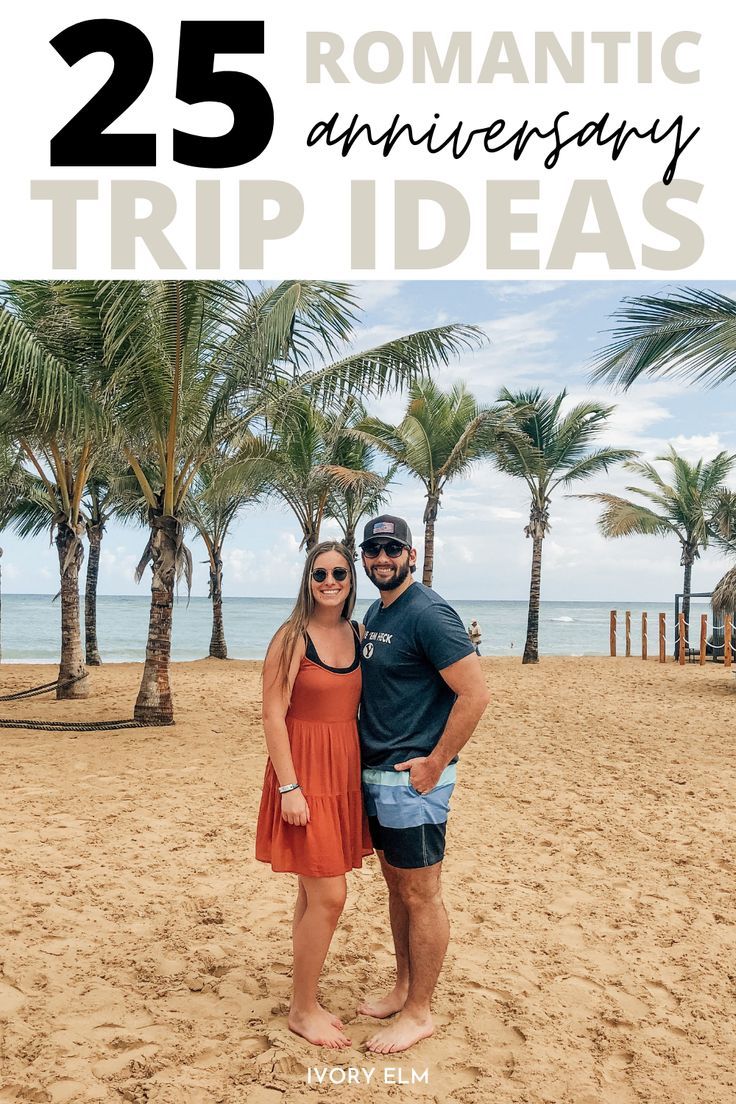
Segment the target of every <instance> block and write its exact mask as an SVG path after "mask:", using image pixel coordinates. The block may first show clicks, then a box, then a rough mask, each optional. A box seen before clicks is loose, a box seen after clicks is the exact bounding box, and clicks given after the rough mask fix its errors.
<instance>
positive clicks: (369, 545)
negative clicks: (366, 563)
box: [361, 541, 406, 560]
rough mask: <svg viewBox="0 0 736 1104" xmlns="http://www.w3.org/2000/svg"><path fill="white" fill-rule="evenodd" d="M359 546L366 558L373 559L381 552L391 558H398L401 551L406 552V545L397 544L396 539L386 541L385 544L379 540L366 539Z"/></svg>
mask: <svg viewBox="0 0 736 1104" xmlns="http://www.w3.org/2000/svg"><path fill="white" fill-rule="evenodd" d="M361 547H362V549H363V555H364V556H365V558H366V559H367V560H375V559H376V557H377V556H380V555H381V552H385V553H386V555H387V556H389V557H390V558H391V559H392V560H398V558H399V556H400V555H401V553H402V552H406V545H405V544H399V542H398V541H386V542H385V544H384V543H381V541H367V542H366V543H365V544H364V545H362V546H361Z"/></svg>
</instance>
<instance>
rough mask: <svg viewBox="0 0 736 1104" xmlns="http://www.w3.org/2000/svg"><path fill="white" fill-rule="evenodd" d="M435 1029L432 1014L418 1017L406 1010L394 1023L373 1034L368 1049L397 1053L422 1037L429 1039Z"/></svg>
mask: <svg viewBox="0 0 736 1104" xmlns="http://www.w3.org/2000/svg"><path fill="white" fill-rule="evenodd" d="M433 1031H434V1024H433V1023H432V1017H431V1016H430V1015H427V1016H425V1017H422V1018H421V1019H417V1018H415V1017H414V1016H407V1014H406V1012H404V1013H402V1015H401V1016H399V1017H398V1019H396V1020H394V1022H393V1023H390V1024H387V1025H386V1027H382V1028H381V1029H380V1031H377V1032H376V1033H375V1035H371V1037H370V1039H368V1041H367V1042H366V1044H365V1046H366V1050H372V1051H374V1053H376V1054H396V1053H397V1052H398V1051H400V1050H408V1049H409V1047H410V1046H414V1043H418V1042H419V1040H420V1039H428V1038H429V1036H430V1035H431V1034H432V1032H433Z"/></svg>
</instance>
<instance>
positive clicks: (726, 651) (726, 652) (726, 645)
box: [723, 613, 731, 667]
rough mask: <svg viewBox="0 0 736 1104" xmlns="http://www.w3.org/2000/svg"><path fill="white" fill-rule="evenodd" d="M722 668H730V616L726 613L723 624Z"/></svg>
mask: <svg viewBox="0 0 736 1104" xmlns="http://www.w3.org/2000/svg"><path fill="white" fill-rule="evenodd" d="M723 666H724V667H730V666H731V614H730V613H727V614H726V618H725V621H724V623H723Z"/></svg>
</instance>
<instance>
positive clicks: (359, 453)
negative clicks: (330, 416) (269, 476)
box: [326, 403, 396, 560]
mask: <svg viewBox="0 0 736 1104" xmlns="http://www.w3.org/2000/svg"><path fill="white" fill-rule="evenodd" d="M364 417H365V408H364V407H363V405H362V404H359V403H355V404H354V409H353V411H352V413H351V414H350V416H349V418H346V419H345V420H344V421H343V423H342V428H343V429H345V430H347V432H346V433H341V434H340V435H339V436H338V440H337V442H336V445H335V455H334V460H335V463H334V464H327V465H326V471H327V474H328V475H329V476H330V477H331V487H330V493H329V497H328V500H327V508H326V513H327V516H328V517H330V518H334V520H335V521H336V522H337V523H338V525H339V526H340V530H341V532H342V543H343V544H344V545H345V547H346V548H347V550H348V551H349V552H350V554H351V556H352V557H353V559H354V560H355V559H357V558H358V553H357V551H356V542H355V531H356V529H357V527H358V523H359V522H360V519H361V518H362V517H373V516H375V515H376V514H378V513H379V512H380V511H381V510H382V509H383V507H384V506H386V505H387V503H388V487H389V484H390V483H391V482H392V480H393V478H394V476H395V474H396V465H395V464H392V465H391V466H390V467H389V468H388V469H387V471H386V472H384V474H383V475H381V474H379V473H378V472H375V471H374V470H373V463H374V460H375V449H372V448H371V447H370V445H367V444H366V442H365V441H362V440H360V439H359V438H356V437H355V436H354V435H353V433H352V432H351V431H350V428H351V425H355V424H357V423H358V422H359V421H362V420H363V418H364Z"/></svg>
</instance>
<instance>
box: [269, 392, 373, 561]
mask: <svg viewBox="0 0 736 1104" xmlns="http://www.w3.org/2000/svg"><path fill="white" fill-rule="evenodd" d="M364 414H365V410H364V408H363V406H362V404H361V403H360V402H359V401H358V400H357V399H355V398H354V397H352V396H349V397H348V398H347V399H346V400H344V401H343V403H342V404H341V405H340V406H338V407H335V406H333V409H332V410H330V411H329V412H325V411H324V410H322V409H319V408H318V406H317V405H316V404H315V403H314V401H313V400H312V399H311V397H310V395H309V394H308V393H307V392H304V393H303V394H302V395H299V396H293V397H292V399H291V400H290V402H289V406H288V410H285V409H283V408H282V414H281V417H280V419H279V421H278V422H277V424H276V426H275V427H274V441H275V444H274V450H273V453H272V457H273V462H272V467H271V473H270V475H269V476H268V487H269V489H270V491H271V493H272V494H273V495H275V496H276V497H277V498H280V499H281V500H282V501H283V502H285V503H286V505H287V506H288V507H289V509H290V510H291V511H292V513H293V514H294V516H295V517H296V519H297V521H298V522H299V527H300V529H301V531H302V540H301V545H300V547H302V548H304V549H305V550H306V551H307V552H308V551H309V550H310V549H311V548H313V547H314V546H315V544H317V543H318V541H319V539H320V530H321V527H322V523H323V521H324V520H325V518H327V517H333V518H335V519H336V520H337V521H338V523H340V524H341V525H342V527H343V535H344V536H345V537H346V539H347V540H348V541H349V540H351V539H352V543H353V551H354V548H355V526H356V524H357V522H358V521H359V519H360V514H359V513H356V511H358V509H359V508H360V507H361V506H364V507H365V506H366V505H367V506H368V507H369V506H370V504H371V502H372V501H374V500H377V499H378V498H380V496H381V493H382V492H383V491H384V490H385V485H386V481H385V480H384V478H383V477H381V476H380V475H378V474H377V473H375V472H372V471H370V470H366V468H365V467H364V466H363V463H364V461H365V460H366V457H367V454H368V450H367V448H366V447H365V446H361V443H360V442H358V441H357V440H356V439H355V438H353V437H352V436H350V434H351V429H352V427H353V426H355V425H356V424H357V423H358V422H360V420H361V419H362V417H363V416H364ZM354 465H355V466H354Z"/></svg>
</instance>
